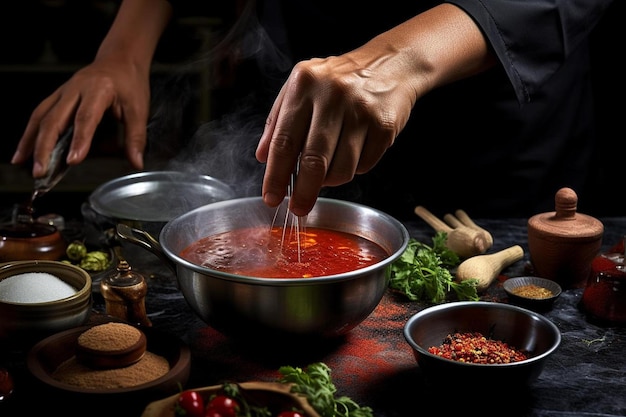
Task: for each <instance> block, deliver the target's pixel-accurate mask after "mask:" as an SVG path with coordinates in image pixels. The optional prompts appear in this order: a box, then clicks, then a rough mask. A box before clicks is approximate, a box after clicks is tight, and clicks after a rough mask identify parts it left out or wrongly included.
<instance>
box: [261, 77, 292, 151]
mask: <svg viewBox="0 0 626 417" xmlns="http://www.w3.org/2000/svg"><path fill="white" fill-rule="evenodd" d="M284 90H285V87H284V86H283V88H281V89H280V92H279V93H278V96H277V97H276V100H275V101H274V104H273V105H272V108H271V110H270V112H269V114H268V116H267V119H266V120H265V128H264V129H263V133H262V134H261V139H259V144H258V145H257V148H256V152H255V156H256V159H257V160H258V161H259V162H262V163H265V162H267V156H268V153H269V147H270V141H271V138H272V135H273V134H274V129H275V128H276V120H277V119H278V113H279V112H280V105H281V103H282V101H283V96H284Z"/></svg>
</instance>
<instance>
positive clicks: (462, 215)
mask: <svg viewBox="0 0 626 417" xmlns="http://www.w3.org/2000/svg"><path fill="white" fill-rule="evenodd" d="M443 219H444V220H445V222H446V223H448V224H449V225H450V226H452V227H458V226H460V225H461V224H463V225H464V226H467V227H469V228H471V229H474V230H477V231H478V232H479V233H481V234H482V235H483V238H484V239H485V242H487V249H489V248H490V247H491V246H493V236H491V233H489V232H488V231H487V230H485V229H483V228H482V227H480V226H479V225H477V224H476V222H474V220H472V219H471V218H470V216H469V215H468V214H467V213H466V212H465V210H460V209H459V210H457V211H455V212H454V216H453V215H451V214H446V215H445V216H443Z"/></svg>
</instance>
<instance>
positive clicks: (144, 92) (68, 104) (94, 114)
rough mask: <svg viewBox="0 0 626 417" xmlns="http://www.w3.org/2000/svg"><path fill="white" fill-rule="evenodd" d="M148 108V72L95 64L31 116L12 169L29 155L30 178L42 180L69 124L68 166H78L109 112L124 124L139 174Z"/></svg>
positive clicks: (113, 63)
mask: <svg viewBox="0 0 626 417" xmlns="http://www.w3.org/2000/svg"><path fill="white" fill-rule="evenodd" d="M149 105H150V85H149V70H148V69H142V68H140V67H138V66H136V65H133V64H132V63H129V62H120V61H115V60H113V61H111V60H101V61H98V60H96V61H94V62H93V63H91V64H90V65H88V66H86V67H84V68H82V69H80V70H79V71H77V72H76V73H75V74H74V75H73V76H72V77H71V78H70V79H69V80H68V81H67V82H65V83H64V84H63V85H61V86H60V87H59V88H58V89H57V90H56V91H55V92H54V93H52V94H51V95H50V96H48V97H47V98H45V99H44V100H43V101H42V102H41V103H40V104H39V105H38V106H37V107H36V108H35V109H34V110H33V112H32V114H31V116H30V119H29V121H28V124H27V125H26V129H25V131H24V134H23V135H22V138H21V139H20V141H19V143H18V145H17V149H16V152H15V154H14V155H13V158H12V160H11V163H12V164H22V163H24V162H26V161H27V160H28V158H29V157H30V156H31V155H32V157H33V171H32V175H33V177H35V178H39V177H42V176H43V175H45V173H46V171H47V169H48V163H49V160H50V154H51V152H52V149H53V148H54V145H55V144H56V142H57V141H58V139H59V137H60V136H61V135H62V133H63V132H64V131H65V130H66V129H67V128H68V127H69V126H70V125H71V124H72V123H73V124H74V136H73V139H72V143H71V145H70V149H69V154H68V157H67V163H68V164H69V165H77V164H79V163H80V162H82V161H83V160H84V159H85V158H86V156H87V154H88V153H89V148H90V147H91V142H92V139H93V135H94V133H95V131H96V128H97V127H98V124H99V123H100V122H101V120H102V117H103V116H104V113H105V112H106V111H107V110H110V111H111V113H112V114H113V116H114V117H115V118H116V119H117V120H119V121H120V122H123V124H124V134H125V148H126V156H127V158H128V160H129V161H130V163H131V164H132V166H133V167H134V168H136V169H142V168H143V153H144V149H145V147H146V126H147V121H148V116H149Z"/></svg>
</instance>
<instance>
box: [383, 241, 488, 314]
mask: <svg viewBox="0 0 626 417" xmlns="http://www.w3.org/2000/svg"><path fill="white" fill-rule="evenodd" d="M447 238H448V235H447V233H445V232H437V233H436V234H435V236H434V237H433V239H432V240H433V245H432V246H428V245H426V244H424V243H422V242H419V241H417V240H416V239H414V238H411V239H410V240H409V244H408V246H407V248H406V250H405V251H404V252H403V253H402V255H400V257H399V258H398V259H396V260H395V261H394V262H393V263H392V264H391V266H390V268H389V269H388V273H389V288H391V289H393V290H396V291H398V292H400V293H402V294H404V295H405V296H406V297H407V298H408V299H409V300H411V301H425V302H430V303H435V304H439V303H442V302H443V301H445V300H446V298H447V296H448V295H449V294H450V293H454V294H456V297H457V298H458V299H459V300H470V301H477V300H478V299H479V297H478V293H477V290H476V284H477V283H478V281H477V280H473V279H470V280H465V281H462V282H457V281H455V280H454V276H453V275H452V273H451V272H450V270H451V269H453V268H454V267H456V266H458V265H459V263H460V259H459V256H458V255H457V254H456V253H455V252H453V251H451V250H450V249H448V247H447V246H446V240H447Z"/></svg>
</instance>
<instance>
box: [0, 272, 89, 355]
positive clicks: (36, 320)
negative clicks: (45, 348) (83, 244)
mask: <svg viewBox="0 0 626 417" xmlns="http://www.w3.org/2000/svg"><path fill="white" fill-rule="evenodd" d="M38 273H45V275H40V274H38ZM34 276H36V277H40V278H41V282H42V284H41V285H50V288H54V289H55V290H56V283H59V284H60V285H61V286H63V285H64V284H63V283H65V284H69V286H71V287H73V289H74V290H75V292H73V293H71V291H68V292H67V294H70V295H67V296H64V295H63V294H64V293H63V292H59V293H58V294H60V295H59V296H60V297H62V298H55V297H54V296H50V297H49V298H48V299H46V298H43V297H42V298H38V296H35V295H30V296H26V297H21V296H19V294H20V293H21V292H22V291H26V292H27V293H31V291H29V290H28V286H27V285H26V284H24V283H26V282H30V283H31V284H28V285H32V282H33V277H34ZM50 276H52V277H50ZM16 277H17V278H16ZM54 277H56V278H58V279H60V280H61V281H63V283H61V282H60V281H58V280H55V279H54ZM9 278H11V282H12V284H11V285H10V286H9V284H7V283H8V282H9V281H5V280H7V279H9ZM44 278H45V279H46V281H44ZM15 279H24V281H22V282H17V281H14V280H15ZM37 279H39V278H37ZM0 281H2V282H3V283H4V285H3V292H2V294H3V295H2V297H0V317H2V319H1V320H0V339H3V340H4V339H6V340H9V339H10V340H11V341H14V342H25V343H31V342H32V343H34V342H35V341H37V340H39V339H42V338H43V337H46V336H48V335H51V334H53V333H57V332H59V331H62V330H66V329H70V328H72V327H76V326H81V325H83V324H84V323H85V322H86V320H87V319H88V318H89V315H90V312H91V303H92V296H91V285H92V280H91V276H90V275H89V273H88V272H86V271H84V270H83V269H81V268H79V267H77V266H74V265H70V264H68V263H65V262H60V261H49V260H30V261H13V262H5V263H3V264H0ZM39 289H42V288H41V287H40V288H39ZM43 290H44V291H45V290H46V288H43ZM51 291H52V290H51ZM32 292H33V293H34V291H32ZM44 300H46V301H44Z"/></svg>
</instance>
